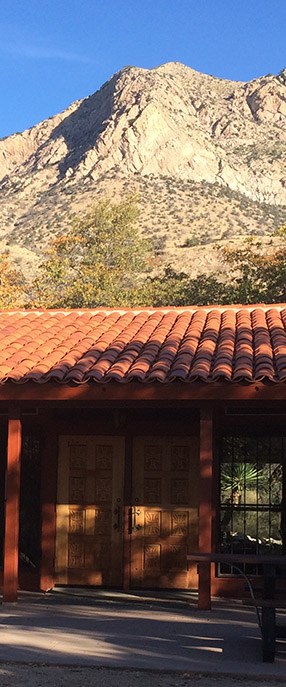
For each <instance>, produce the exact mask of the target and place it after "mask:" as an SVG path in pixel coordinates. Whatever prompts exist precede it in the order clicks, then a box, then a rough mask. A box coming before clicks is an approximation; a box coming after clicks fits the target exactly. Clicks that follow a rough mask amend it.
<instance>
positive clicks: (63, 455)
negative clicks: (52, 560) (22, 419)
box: [55, 436, 124, 586]
mask: <svg viewBox="0 0 286 687" xmlns="http://www.w3.org/2000/svg"><path fill="white" fill-rule="evenodd" d="M123 471H124V440H123V439H122V438H121V437H82V436H81V437H61V438H60V450H59V468H58V497H57V536H56V566H55V567H56V581H57V583H58V584H81V585H85V584H86V585H88V584H90V585H106V586H109V585H110V586H117V585H118V586H120V585H121V582H122V528H121V526H120V523H121V508H122V504H123Z"/></svg>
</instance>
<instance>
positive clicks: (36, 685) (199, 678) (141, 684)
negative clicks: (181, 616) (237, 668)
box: [0, 663, 286, 687]
mask: <svg viewBox="0 0 286 687" xmlns="http://www.w3.org/2000/svg"><path fill="white" fill-rule="evenodd" d="M258 683H260V685H261V687H281V685H286V677H285V681H284V680H283V681H282V680H277V679H274V680H272V679H271V678H270V679H269V678H265V680H261V678H260V679H259V681H258V680H255V678H251V679H250V678H247V677H245V678H241V677H239V678H236V677H228V676H226V675H225V676H217V677H216V676H206V675H203V674H189V673H163V672H162V673H158V672H153V671H137V670H120V669H118V670H113V669H109V668H80V667H71V666H69V667H65V666H51V665H50V666H47V665H35V664H32V663H31V664H26V665H19V664H15V663H10V664H9V663H2V664H0V686H1V687H14V686H15V687H24V686H25V687H26V685H27V686H28V685H29V687H81V686H83V687H152V686H153V685H156V687H258Z"/></svg>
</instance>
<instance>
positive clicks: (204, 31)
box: [0, 0, 286, 137]
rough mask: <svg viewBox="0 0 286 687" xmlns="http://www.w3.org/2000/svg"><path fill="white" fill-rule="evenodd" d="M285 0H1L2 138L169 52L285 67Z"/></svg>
mask: <svg viewBox="0 0 286 687" xmlns="http://www.w3.org/2000/svg"><path fill="white" fill-rule="evenodd" d="M285 36H286V0H0V83H1V90H0V93H1V103H0V137H3V136H6V135H8V134H10V133H12V132H14V131H22V130H23V129H25V128H27V127H29V126H32V125H33V124H35V123H37V122H39V121H41V120H42V119H45V118H47V117H49V116H51V115H53V114H56V113H57V112H60V111H61V110H63V109H65V108H66V107H67V106H68V105H69V104H70V103H71V102H73V101H74V100H77V99H79V98H83V97H85V96H87V95H89V94H91V93H93V92H94V91H96V90H97V89H98V88H100V86H101V85H102V83H104V81H106V80H107V79H109V78H110V77H111V76H112V74H113V73H114V72H116V71H118V70H119V69H121V68H122V67H124V66H126V65H136V66H140V67H147V68H151V67H154V66H157V65H159V64H162V63H164V62H169V61H172V60H175V61H179V62H183V63H184V64H186V65H188V66H190V67H192V68H194V69H197V70H198V71H201V72H205V73H207V74H213V75H214V76H218V77H223V78H226V79H235V80H239V81H246V80H249V79H253V78H255V77H257V76H262V75H263V74H268V73H273V74H276V73H278V72H279V71H280V70H281V69H283V68H285V67H286V39H285Z"/></svg>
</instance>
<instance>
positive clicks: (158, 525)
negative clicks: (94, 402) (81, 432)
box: [131, 437, 198, 588]
mask: <svg viewBox="0 0 286 687" xmlns="http://www.w3.org/2000/svg"><path fill="white" fill-rule="evenodd" d="M197 480H198V444H197V440H196V439H193V438H188V437H187V438H185V437H184V438H182V437H180V438H174V437H172V438H170V437H164V438H161V437H160V438H159V437H151V438H150V437H149V438H146V437H136V438H135V440H134V445H133V487H132V489H133V496H132V499H133V503H135V504H136V509H137V516H136V528H133V533H132V543H131V580H132V586H133V587H134V588H135V587H157V588H158V587H159V588H160V587H161V588H168V587H169V588H172V587H173V588H189V587H196V586H197V575H196V569H195V568H194V566H193V567H192V568H190V569H189V570H188V567H187V559H186V556H187V553H188V550H191V549H194V548H195V547H196V546H197V519H198V501H197V499H198V482H197Z"/></svg>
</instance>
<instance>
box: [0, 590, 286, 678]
mask: <svg viewBox="0 0 286 687" xmlns="http://www.w3.org/2000/svg"><path fill="white" fill-rule="evenodd" d="M282 617H284V622H285V620H286V618H285V612H284V613H283V614H282ZM0 619H1V643H0V661H1V662H2V663H3V662H18V663H33V664H48V665H59V666H61V665H62V666H63V665H69V666H86V667H88V666H95V667H99V666H102V667H109V668H121V669H122V668H124V669H126V668H128V669H136V670H158V671H185V672H187V673H193V672H199V673H206V674H210V675H219V674H229V675H233V676H234V675H236V676H240V677H242V676H247V677H250V676H253V677H254V676H255V677H258V678H259V677H261V678H265V677H269V678H270V677H273V678H275V679H281V680H282V679H283V678H284V679H285V674H286V641H285V640H284V641H282V640H279V642H277V654H276V660H275V663H274V664H265V663H263V662H262V658H261V639H260V632H259V628H258V624H257V618H256V614H255V611H254V610H253V609H252V608H250V607H248V606H243V605H242V604H241V602H240V601H232V602H229V601H226V600H219V599H217V600H214V602H213V608H212V610H211V611H198V610H197V607H196V600H195V598H192V597H191V596H189V595H187V594H186V593H182V594H180V593H178V594H172V595H171V596H170V597H169V596H168V595H164V594H161V595H158V594H155V593H152V592H149V593H145V594H142V595H141V594H139V593H138V594H137V593H135V592H134V593H132V594H131V593H130V594H124V593H122V592H104V591H100V592H99V591H94V590H90V591H89V592H86V591H85V590H78V589H77V590H70V591H69V593H67V592H66V591H63V590H59V591H54V592H50V593H47V594H42V595H41V594H33V593H21V594H20V598H19V601H18V603H17V604H7V603H6V604H3V605H2V606H1V607H0Z"/></svg>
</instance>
